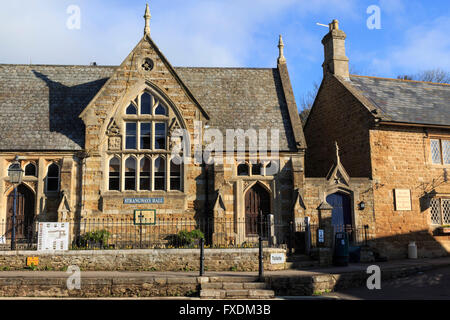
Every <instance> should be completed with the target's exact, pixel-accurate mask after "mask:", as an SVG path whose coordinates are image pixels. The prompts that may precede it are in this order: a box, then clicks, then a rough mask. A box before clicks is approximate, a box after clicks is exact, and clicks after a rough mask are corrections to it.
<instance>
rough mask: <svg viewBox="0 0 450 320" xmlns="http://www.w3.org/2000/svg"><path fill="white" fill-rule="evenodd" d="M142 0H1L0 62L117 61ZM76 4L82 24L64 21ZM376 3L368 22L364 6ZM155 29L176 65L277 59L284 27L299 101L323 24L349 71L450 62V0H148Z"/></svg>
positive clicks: (136, 35) (382, 72) (136, 25)
mask: <svg viewBox="0 0 450 320" xmlns="http://www.w3.org/2000/svg"><path fill="white" fill-rule="evenodd" d="M145 3H146V1H145V0H108V1H106V0H103V1H100V0H89V1H88V0H70V1H66V0H47V1H44V0H41V1H37V0H14V1H6V0H2V4H1V7H0V8H1V9H0V10H1V11H0V24H1V25H0V26H1V28H0V41H1V43H2V47H1V50H0V63H17V64H24V63H25V64H27V63H30V61H31V62H32V63H33V64H82V65H85V64H89V63H90V62H93V61H96V62H97V63H98V64H100V65H119V64H120V63H121V62H122V61H123V59H124V58H125V57H126V56H127V55H128V53H129V52H130V51H131V50H132V49H133V47H134V46H135V45H136V43H137V42H138V41H139V40H140V38H141V37H142V34H143V28H144V19H143V18H142V16H143V14H144V9H145ZM70 5H77V6H78V7H79V8H80V13H81V19H80V29H79V30H78V29H75V30H71V29H68V28H67V26H66V22H67V20H68V18H69V17H70V14H68V13H67V8H68V7H69V6H70ZM371 5H376V6H378V7H379V8H380V22H381V29H373V30H370V29H369V28H368V27H367V23H366V22H367V19H368V18H369V17H370V16H371V14H368V13H367V12H366V11H367V8H368V7H369V6H371ZM150 9H151V14H152V20H151V36H152V38H153V40H154V41H155V42H156V43H157V44H158V46H159V47H160V49H161V50H162V51H163V52H164V54H165V56H166V57H167V58H168V59H169V61H170V62H171V63H172V65H174V66H206V67H211V66H216V67H275V66H276V58H277V56H278V48H277V43H278V35H279V34H282V35H283V39H284V43H285V56H286V59H287V63H288V68H289V72H290V76H291V80H292V84H293V87H294V94H295V96H296V99H297V102H298V103H299V102H300V100H301V99H302V97H303V95H305V94H306V93H307V92H308V91H309V90H311V89H312V87H313V83H314V82H320V81H321V78H322V68H321V65H322V62H323V47H322V44H321V40H322V38H323V36H324V35H325V34H326V33H327V28H325V27H321V26H317V25H316V23H317V22H319V23H323V24H328V23H329V22H330V21H331V20H332V19H338V20H339V21H340V28H341V29H343V30H344V31H345V32H346V34H347V41H346V48H347V56H348V58H349V59H350V65H351V71H353V72H354V73H357V74H362V75H373V76H381V77H396V76H397V75H399V74H414V73H417V72H420V71H422V70H425V69H431V68H437V67H440V68H442V69H444V70H450V36H449V31H448V30H450V4H449V1H448V0H433V1H425V0H423V1H420V0H416V1H407V0H369V1H361V0H358V1H357V0H347V1H345V0H307V1H303V0H170V1H169V0H152V1H150Z"/></svg>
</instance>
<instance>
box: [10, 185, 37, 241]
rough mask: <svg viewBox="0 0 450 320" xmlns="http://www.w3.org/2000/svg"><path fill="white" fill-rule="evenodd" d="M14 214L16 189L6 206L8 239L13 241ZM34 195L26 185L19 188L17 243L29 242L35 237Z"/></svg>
mask: <svg viewBox="0 0 450 320" xmlns="http://www.w3.org/2000/svg"><path fill="white" fill-rule="evenodd" d="M13 214H14V189H13V190H12V191H11V192H10V193H9V195H8V200H7V206H6V234H5V236H6V238H7V239H11V234H12V229H13ZM33 221H34V193H33V192H32V191H31V190H30V189H29V188H28V187H26V186H25V185H23V184H21V185H19V186H18V187H17V196H16V227H15V234H16V241H18V242H20V241H24V240H25V241H29V240H30V239H31V237H32V236H33Z"/></svg>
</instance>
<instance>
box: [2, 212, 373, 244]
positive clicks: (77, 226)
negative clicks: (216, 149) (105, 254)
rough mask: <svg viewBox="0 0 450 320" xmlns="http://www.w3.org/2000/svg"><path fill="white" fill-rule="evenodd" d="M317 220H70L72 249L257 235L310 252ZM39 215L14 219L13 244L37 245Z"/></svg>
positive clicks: (254, 239) (228, 240)
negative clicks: (305, 222) (307, 221)
mask: <svg viewBox="0 0 450 320" xmlns="http://www.w3.org/2000/svg"><path fill="white" fill-rule="evenodd" d="M319 229H320V227H319V225H316V224H308V225H307V224H300V223H297V224H296V223H293V222H287V221H275V220H274V219H273V218H271V217H270V216H266V217H264V219H260V218H258V217H255V218H252V217H247V218H242V219H235V218H234V217H230V218H228V217H227V218H215V219H214V218H199V219H195V218H188V217H183V218H178V217H161V218H160V217H156V218H154V219H148V218H142V217H141V218H139V219H138V220H135V219H134V218H87V219H82V220H81V221H78V222H69V230H70V232H69V239H70V245H69V246H70V248H71V249H72V250H83V249H139V248H142V249H162V248H197V247H199V243H200V239H201V238H203V239H204V242H205V247H206V248H257V247H258V244H259V243H258V242H259V237H261V238H262V240H263V245H264V247H283V248H286V249H289V250H290V251H292V249H293V248H295V250H296V251H297V252H303V253H308V252H307V251H308V249H311V248H315V247H318V246H320V243H319V242H318V239H319V237H318V230H319ZM37 230H38V221H23V220H20V219H19V220H17V222H16V229H15V236H16V248H17V249H29V250H30V249H31V250H33V249H36V248H37V240H38V237H37V236H38V232H37ZM340 231H345V232H347V233H348V234H349V239H350V241H351V244H352V245H367V244H368V242H369V241H370V240H371V239H372V237H371V235H370V233H369V228H368V226H364V227H358V228H354V227H351V226H335V230H334V232H340ZM11 235H12V223H11V221H9V220H8V221H5V220H3V221H0V250H9V249H10V247H11V245H10V244H11Z"/></svg>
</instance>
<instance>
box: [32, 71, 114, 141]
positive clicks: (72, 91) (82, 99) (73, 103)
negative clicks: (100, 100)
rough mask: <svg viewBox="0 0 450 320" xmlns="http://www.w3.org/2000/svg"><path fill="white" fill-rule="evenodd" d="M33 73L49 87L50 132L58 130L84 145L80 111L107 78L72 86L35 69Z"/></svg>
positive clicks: (83, 129)
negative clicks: (54, 79)
mask: <svg viewBox="0 0 450 320" xmlns="http://www.w3.org/2000/svg"><path fill="white" fill-rule="evenodd" d="M32 72H33V73H34V75H35V76H36V77H37V78H39V79H41V80H42V81H44V82H45V83H46V85H47V86H48V88H49V107H48V113H49V125H50V128H49V129H50V131H51V132H58V133H61V134H63V135H64V136H66V137H67V138H69V139H70V140H72V141H74V142H75V143H77V144H78V145H79V146H81V147H84V134H85V127H84V123H83V121H82V120H81V119H80V118H79V115H80V113H81V112H82V111H83V110H84V108H85V107H86V106H87V105H88V104H89V102H90V101H91V100H92V99H93V98H94V96H95V95H96V94H97V92H98V91H99V90H100V88H101V87H102V86H103V85H104V84H105V82H106V81H107V79H100V80H97V81H93V82H88V83H83V84H80V85H76V86H73V87H68V86H65V85H63V84H61V83H59V82H56V81H53V80H51V79H49V77H48V76H46V75H45V74H42V73H40V72H38V71H36V70H32Z"/></svg>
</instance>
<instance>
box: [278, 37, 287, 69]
mask: <svg viewBox="0 0 450 320" xmlns="http://www.w3.org/2000/svg"><path fill="white" fill-rule="evenodd" d="M278 49H280V54H279V56H278V63H286V58H285V57H284V43H283V37H282V36H281V34H280V40H279V41H278Z"/></svg>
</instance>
